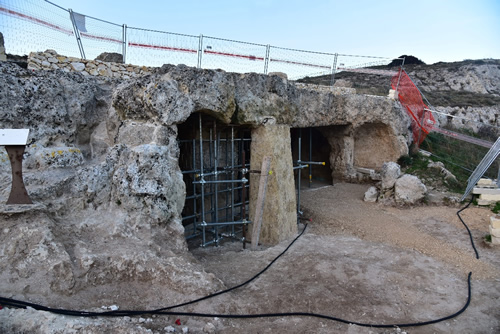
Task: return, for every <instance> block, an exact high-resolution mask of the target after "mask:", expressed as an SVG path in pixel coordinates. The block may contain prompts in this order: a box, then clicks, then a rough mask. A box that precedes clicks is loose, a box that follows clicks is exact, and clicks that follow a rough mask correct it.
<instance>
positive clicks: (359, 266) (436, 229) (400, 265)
mask: <svg viewBox="0 0 500 334" xmlns="http://www.w3.org/2000/svg"><path fill="white" fill-rule="evenodd" d="M368 187H369V185H366V184H365V185H360V184H346V183H336V184H335V185H334V186H325V187H318V188H311V189H308V188H306V189H304V190H303V191H302V193H301V195H302V196H301V199H302V203H301V204H302V209H303V211H304V216H305V217H307V218H311V219H312V221H311V222H309V223H308V226H307V228H306V230H305V232H304V234H303V235H302V236H301V237H300V238H299V239H297V241H296V242H295V243H294V244H293V245H292V247H291V248H290V249H289V251H288V252H287V253H285V254H284V255H283V256H282V257H281V258H279V259H278V260H277V261H276V262H275V264H274V265H273V266H272V267H270V268H269V270H267V271H266V272H265V273H263V274H262V275H261V276H259V277H258V278H257V279H256V280H254V281H252V282H251V283H250V284H248V285H246V286H244V287H242V288H241V289H238V290H235V291H233V292H230V293H228V294H224V295H220V296H217V297H215V298H212V299H210V300H206V301H202V302H200V303H197V304H194V305H190V306H186V307H183V308H178V309H175V311H179V312H199V313H210V314H257V313H286V312H311V313H317V314H323V315H327V316H331V317H336V318H341V319H345V320H347V321H348V322H357V323H364V324H401V323H416V322H425V321H430V320H435V319H439V318H443V317H446V316H449V315H451V314H454V313H455V312H457V311H459V310H460V309H462V307H464V305H465V304H466V301H467V296H468V290H467V276H468V273H469V272H472V280H471V283H472V284H471V285H472V299H471V302H470V306H469V307H468V308H467V310H466V311H465V312H464V313H462V314H460V315H459V316H457V317H455V318H453V319H449V320H446V321H442V322H439V323H437V324H432V325H426V326H423V327H402V328H374V327H361V326H357V325H352V324H351V325H350V324H346V323H341V322H337V321H332V320H327V319H320V318H314V317H307V316H300V317H299V316H296V317H269V318H258V319H222V318H212V317H210V318H199V317H192V316H179V317H173V316H168V317H167V316H152V317H146V316H145V317H131V318H129V317H124V318H116V319H107V318H106V319H104V318H102V319H101V318H95V319H89V318H85V319H82V318H74V317H73V318H72V317H64V316H59V315H52V314H49V313H47V312H39V311H34V310H29V309H28V310H6V309H4V310H3V311H2V312H3V313H2V314H3V316H4V317H16V318H17V319H18V320H19V322H21V323H22V322H25V323H26V324H30V323H33V326H31V327H30V328H37V327H36V326H41V327H39V331H38V332H39V333H77V332H78V333H79V332H84V333H94V332H109V333H158V334H160V333H161V334H163V333H171V332H174V333H221V334H233V333H252V334H253V333H260V334H263V333H273V334H274V333H325V334H326V333H348V334H356V333H361V334H364V333H366V334H367V333H377V334H378V333H383V334H389V333H391V334H393V333H412V334H423V333H425V334H427V333H500V247H491V246H488V245H487V244H486V243H485V242H484V241H483V237H484V236H485V235H486V234H488V224H489V217H490V215H491V214H492V212H491V211H490V210H488V209H486V208H478V207H471V208H469V209H467V210H465V211H464V212H463V213H462V217H463V218H464V220H465V221H466V223H467V224H468V226H469V228H470V229H471V231H472V233H473V237H474V241H475V243H476V246H477V249H478V251H479V254H480V259H479V260H477V259H476V258H475V256H474V253H473V249H472V247H471V244H470V240H469V236H468V234H467V231H466V229H465V228H464V226H463V225H462V223H461V222H460V220H459V219H458V217H457V215H456V212H457V210H458V209H459V208H458V207H446V206H418V207H412V208H408V207H407V208H395V207H391V206H385V205H383V204H379V203H366V202H363V200H362V198H363V195H364V193H365V191H366V190H367V189H368ZM269 200H270V201H272V199H269ZM303 228H304V225H302V224H300V226H299V230H302V229H303ZM291 241H292V240H286V241H284V242H282V243H281V244H279V245H276V246H273V247H266V246H260V248H259V250H257V251H251V250H249V249H246V250H243V249H242V244H241V243H239V242H224V243H222V245H221V246H219V247H206V248H195V249H192V250H191V252H192V254H193V256H194V257H195V258H196V259H197V260H198V261H199V262H200V263H201V264H202V265H203V266H204V268H205V270H206V271H207V272H210V273H213V274H215V275H216V277H218V278H219V279H220V280H222V282H223V283H224V284H225V286H226V287H233V286H236V285H238V284H240V283H242V282H244V281H246V280H248V279H249V278H251V277H253V276H254V275H255V274H256V273H257V272H259V271H260V270H262V269H263V268H264V267H266V266H267V265H268V263H269V262H270V261H272V260H273V259H274V258H275V257H276V256H277V255H279V254H280V253H281V252H282V251H283V250H284V249H285V248H286V247H287V246H288V245H289V244H290V242H291ZM158 288H159V287H156V290H151V287H150V288H149V289H148V287H144V286H142V287H141V289H139V290H137V291H136V294H137V295H142V296H148V294H149V295H151V294H152V293H153V294H157V295H158V296H159V297H158V298H159V299H162V298H160V297H161V295H162V292H161V288H160V289H158ZM127 291H128V290H127ZM146 298H147V297H146ZM162 300H163V299H162ZM117 302H119V301H117ZM163 303H164V304H165V305H164V306H167V305H169V304H171V303H170V302H169V301H168V300H163ZM119 305H121V306H122V304H119ZM162 305H163V304H162ZM2 314H0V318H1V316H2ZM177 318H178V319H179V324H176V323H175V322H176V320H177ZM0 321H1V319H0ZM37 324H43V325H37ZM44 326H45V327H44ZM92 326H95V327H92ZM0 328H1V326H0ZM54 328H58V329H60V330H55V329H54ZM92 328H95V330H93V329H92ZM103 328H106V330H103ZM80 330H81V331H80ZM0 332H1V330H0ZM22 332H23V333H24V331H22Z"/></svg>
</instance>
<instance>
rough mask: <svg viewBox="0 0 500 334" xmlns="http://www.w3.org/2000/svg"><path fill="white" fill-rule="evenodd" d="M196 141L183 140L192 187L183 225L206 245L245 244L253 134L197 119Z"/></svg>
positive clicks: (183, 165) (186, 172)
mask: <svg viewBox="0 0 500 334" xmlns="http://www.w3.org/2000/svg"><path fill="white" fill-rule="evenodd" d="M197 116H198V120H197V122H192V124H191V126H192V129H191V131H189V130H188V129H183V130H184V131H185V132H189V133H190V134H191V136H192V137H193V138H189V139H181V140H179V147H180V152H181V156H180V158H179V164H180V166H181V170H182V174H183V177H184V182H185V184H186V202H185V205H184V210H183V212H182V222H183V225H184V228H185V235H186V238H187V239H188V240H189V239H193V238H198V239H200V241H201V246H202V247H205V246H208V245H211V244H215V245H218V244H219V243H220V242H221V240H222V239H227V238H230V239H237V240H243V242H245V226H246V225H247V224H249V223H251V222H250V221H249V220H248V208H247V207H248V204H249V201H248V198H249V196H248V195H247V194H248V193H249V189H250V188H249V182H248V179H249V178H248V173H249V167H250V163H249V158H250V154H249V152H250V142H251V138H250V134H249V130H245V129H242V128H240V127H238V126H222V125H221V124H218V122H217V121H216V120H215V119H213V118H211V117H210V116H203V115H202V114H201V113H200V114H198V115H197Z"/></svg>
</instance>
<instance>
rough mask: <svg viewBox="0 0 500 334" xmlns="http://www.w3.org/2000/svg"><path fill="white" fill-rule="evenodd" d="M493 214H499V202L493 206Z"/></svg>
mask: <svg viewBox="0 0 500 334" xmlns="http://www.w3.org/2000/svg"><path fill="white" fill-rule="evenodd" d="M491 211H493V212H494V213H499V212H500V202H496V203H495V206H494V207H493V208H492V209H491Z"/></svg>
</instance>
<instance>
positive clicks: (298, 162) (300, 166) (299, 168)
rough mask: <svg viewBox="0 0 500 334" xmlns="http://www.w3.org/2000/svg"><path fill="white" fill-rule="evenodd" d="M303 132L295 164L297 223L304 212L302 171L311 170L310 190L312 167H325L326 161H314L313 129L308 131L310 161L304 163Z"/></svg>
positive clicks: (298, 143)
mask: <svg viewBox="0 0 500 334" xmlns="http://www.w3.org/2000/svg"><path fill="white" fill-rule="evenodd" d="M302 130H303V129H299V135H298V138H297V145H298V156H297V160H295V161H294V162H293V170H294V171H297V173H296V174H295V173H294V174H295V175H296V179H295V180H296V181H295V185H296V188H297V222H298V221H299V220H300V219H301V218H302V215H303V212H302V211H301V210H300V191H301V179H302V169H304V168H308V169H309V188H310V187H311V185H312V179H313V176H312V165H321V166H325V162H324V161H312V160H313V158H312V152H313V133H312V130H313V129H312V128H309V129H308V133H309V150H308V160H307V161H303V160H302Z"/></svg>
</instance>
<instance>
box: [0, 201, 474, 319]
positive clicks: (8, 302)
mask: <svg viewBox="0 0 500 334" xmlns="http://www.w3.org/2000/svg"><path fill="white" fill-rule="evenodd" d="M470 203H472V200H471V202H470ZM470 203H469V204H467V206H466V207H464V208H463V209H461V210H459V211H458V212H457V215H458V217H459V218H460V220H461V221H462V223H463V224H464V225H465V227H466V228H467V231H469V235H470V237H471V242H472V235H471V234H470V230H469V228H468V227H467V225H466V224H465V222H464V221H463V220H462V218H461V217H460V212H461V211H463V210H465V209H467V208H468V207H469V205H470ZM306 228H307V224H306V225H305V226H304V229H303V230H302V232H301V233H300V234H299V235H298V236H297V237H296V238H295V239H294V240H293V241H292V242H291V243H290V244H289V245H288V247H287V248H286V249H285V250H284V251H283V252H281V253H280V254H279V255H278V256H277V257H276V258H274V259H273V260H272V261H271V262H270V263H269V264H268V265H267V266H266V267H265V268H264V269H262V270H261V271H260V272H259V273H257V274H256V275H255V276H253V277H252V278H250V279H249V280H247V281H245V282H243V283H241V284H239V285H236V286H234V287H232V288H229V289H226V290H222V291H219V292H216V293H213V294H210V295H208V296H205V297H201V298H198V299H195V300H192V301H189V302H185V303H181V304H177V305H173V306H169V307H164V308H160V309H155V310H143V311H136V310H118V311H108V312H86V311H75V310H67V309H57V308H50V307H46V306H43V305H38V304H34V303H28V302H24V301H19V300H15V299H11V298H4V297H0V305H3V306H10V307H16V308H27V307H31V308H33V309H35V310H39V311H47V312H52V313H56V314H62V315H68V316H77V317H124V316H138V315H153V314H156V315H171V316H190V317H203V318H214V317H218V318H231V319H253V318H271V317H297V316H304V317H314V318H320V319H326V320H332V321H337V322H341V323H345V324H353V325H357V326H362V327H374V328H394V327H400V328H401V327H419V326H426V325H431V324H435V323H438V322H442V321H446V320H449V319H452V318H455V317H457V316H458V315H460V314H462V313H463V312H464V311H465V310H466V309H467V308H468V307H469V304H470V301H471V296H472V294H471V276H472V272H469V275H468V277H467V291H468V294H467V300H466V302H465V304H464V306H463V307H462V308H461V309H460V310H458V311H457V312H455V313H453V314H451V315H448V316H445V317H442V318H438V319H434V320H429V321H421V322H415V323H401V324H370V323H362V322H356V321H349V320H345V319H341V318H337V317H333V316H328V315H324V314H318V313H311V312H286V313H264V314H211V313H196V312H174V311H169V310H171V309H174V308H178V307H182V306H186V305H191V304H194V303H198V302H201V301H203V300H207V299H210V298H213V297H216V296H219V295H222V294H225V293H228V292H231V291H234V290H236V289H239V288H241V287H243V286H245V285H247V284H248V283H250V282H252V281H253V280H255V279H257V278H258V277H259V276H260V275H262V274H263V273H264V272H265V271H267V270H268V269H269V268H270V267H271V266H272V265H273V264H274V263H275V262H276V261H277V260H278V259H279V258H280V257H281V256H283V255H284V254H285V253H286V252H287V251H288V249H290V247H291V246H292V245H293V244H294V243H295V242H296V241H297V240H298V239H299V238H300V237H301V236H302V235H303V234H304V232H305V230H306ZM472 245H473V248H474V251H476V256H477V258H479V256H478V255H477V250H476V248H475V246H474V243H473V242H472Z"/></svg>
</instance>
